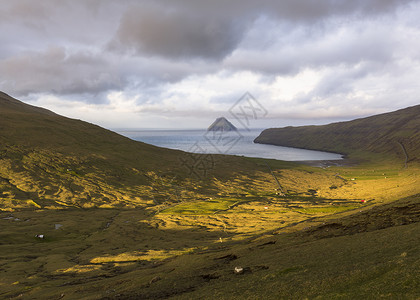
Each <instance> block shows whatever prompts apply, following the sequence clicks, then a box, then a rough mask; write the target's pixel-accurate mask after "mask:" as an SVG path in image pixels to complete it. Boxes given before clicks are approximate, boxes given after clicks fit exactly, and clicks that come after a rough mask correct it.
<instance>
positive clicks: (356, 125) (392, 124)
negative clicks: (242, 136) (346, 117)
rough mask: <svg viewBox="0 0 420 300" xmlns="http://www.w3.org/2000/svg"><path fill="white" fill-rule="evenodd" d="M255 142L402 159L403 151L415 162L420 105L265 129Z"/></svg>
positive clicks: (419, 136) (419, 151)
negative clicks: (317, 123) (320, 123)
mask: <svg viewBox="0 0 420 300" xmlns="http://www.w3.org/2000/svg"><path fill="white" fill-rule="evenodd" d="M255 143H261V144H272V145H278V146H288V147H297V148H305V149H313V150H322V151H331V152H338V153H342V154H348V155H350V156H352V155H354V154H355V153H358V152H364V153H377V154H384V155H386V156H389V157H395V158H404V157H405V154H407V156H408V160H409V161H414V160H416V161H419V158H420V105H416V106H413V107H409V108H405V109H401V110H398V111H395V112H390V113H385V114H380V115H375V116H371V117H367V118H363V119H357V120H353V121H349V122H340V123H333V124H329V125H323V126H301V127H285V128H271V129H266V130H264V131H263V132H262V133H261V134H260V135H259V136H258V137H257V138H256V139H255ZM404 152H406V153H404Z"/></svg>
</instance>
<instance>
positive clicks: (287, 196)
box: [0, 94, 420, 299]
mask: <svg viewBox="0 0 420 300" xmlns="http://www.w3.org/2000/svg"><path fill="white" fill-rule="evenodd" d="M388 136H389V135H388ZM342 142H343V143H344V139H343V141H342ZM346 142H347V143H348V142H349V141H348V140H346ZM403 143H404V144H403V145H404V146H405V147H407V149H408V152H409V153H410V155H411V156H412V153H416V152H415V151H412V150H411V149H412V148H411V146H409V145H410V144H409V143H408V142H407V141H405V142H403ZM330 144H331V143H330ZM381 149H385V148H381ZM390 149H393V148H392V147H391V148H390ZM327 150H334V149H329V148H327ZM379 150H380V149H378V151H379ZM369 151H371V152H369ZM354 153H356V154H362V155H363V157H364V158H365V159H367V158H369V159H370V161H368V162H365V163H363V164H358V165H351V166H339V165H329V166H328V167H326V166H325V164H324V167H323V168H318V167H311V166H306V165H301V164H295V163H289V162H282V161H275V160H266V159H259V158H244V157H235V156H223V155H214V156H213V155H212V156H207V155H198V154H197V155H191V154H188V153H185V152H182V151H173V150H168V149H162V148H158V147H154V146H151V145H147V144H144V143H140V142H136V141H132V140H130V139H128V138H125V137H122V136H120V135H118V134H116V133H113V132H111V131H108V130H105V129H103V128H100V127H98V126H95V125H92V124H89V123H86V122H82V121H79V120H72V119H68V118H64V117H62V116H59V115H56V114H54V113H52V112H50V111H48V110H44V109H42V108H37V107H33V106H30V105H27V104H24V103H22V102H20V101H18V100H16V99H13V98H11V97H9V96H7V95H5V94H0V298H2V299H3V298H4V299H162V298H172V299H279V298H280V299H305V298H317V299H337V298H340V299H369V298H385V299H395V298H403V299H418V298H419V297H420V290H419V286H420V282H419V278H420V274H419V271H418V270H420V265H419V261H420V249H419V245H420V243H419V240H420V236H419V233H420V227H419V224H420V222H419V221H420V207H419V203H420V201H419V200H420V198H419V195H420V182H419V178H420V176H419V175H420V169H419V167H418V165H417V164H415V163H413V162H414V161H413V160H411V161H410V163H409V164H410V167H409V168H403V166H402V165H401V164H400V162H399V160H397V163H395V162H394V160H393V159H389V157H392V151H391V150H390V151H388V150H386V151H385V152H382V153H383V155H382V154H375V152H374V151H373V150H369V149H368V150H362V151H360V152H357V151H356V150H355V152H351V153H350V154H352V155H353V154H354ZM366 153H368V155H367V154H366ZM378 157H379V158H380V159H378ZM411 159H413V158H411ZM197 161H198V162H202V163H199V164H196V165H195V167H197V169H194V171H197V172H198V173H199V174H197V173H194V172H193V170H192V169H191V165H188V164H190V163H196V162H197ZM378 161H379V162H378ZM186 164H187V165H186ZM267 165H268V166H269V167H270V168H268V167H267ZM197 175H201V176H197ZM277 180H278V182H279V183H280V187H279V186H278V184H277ZM39 234H42V235H44V238H42V239H41V238H37V237H35V236H36V235H39ZM235 267H238V268H242V272H241V273H240V274H235V272H234V269H235Z"/></svg>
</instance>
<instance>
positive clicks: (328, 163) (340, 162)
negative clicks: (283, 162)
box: [293, 158, 358, 169]
mask: <svg viewBox="0 0 420 300" xmlns="http://www.w3.org/2000/svg"><path fill="white" fill-rule="evenodd" d="M293 162H294V163H298V164H302V165H307V166H311V167H318V168H323V169H325V168H329V167H351V166H356V165H358V163H357V162H355V161H352V160H350V159H348V158H343V159H332V160H300V161H299V160H297V161H293Z"/></svg>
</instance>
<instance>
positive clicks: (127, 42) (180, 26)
mask: <svg viewBox="0 0 420 300" xmlns="http://www.w3.org/2000/svg"><path fill="white" fill-rule="evenodd" d="M244 27H246V24H245V23H244V22H241V21H240V20H232V19H229V18H220V17H218V16H215V15H213V16H210V15H207V14H206V13H205V12H204V11H202V12H197V13H192V12H190V11H185V10H179V9H178V10H175V9H172V10H171V9H166V8H165V7H156V6H153V5H143V6H136V7H134V8H130V9H129V10H128V11H127V12H126V13H125V14H124V16H123V17H122V20H121V24H120V26H119V29H118V32H117V35H116V38H115V40H114V41H113V42H112V43H111V47H120V48H128V49H129V50H135V51H136V52H137V53H138V54H143V55H147V56H164V57H168V58H170V59H180V58H181V59H191V58H197V57H198V58H210V59H221V58H223V57H225V56H226V55H228V54H230V53H231V52H232V51H233V50H234V49H235V48H236V46H237V45H238V43H239V42H240V41H241V39H242V35H243V33H244Z"/></svg>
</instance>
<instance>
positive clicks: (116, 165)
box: [0, 93, 265, 209]
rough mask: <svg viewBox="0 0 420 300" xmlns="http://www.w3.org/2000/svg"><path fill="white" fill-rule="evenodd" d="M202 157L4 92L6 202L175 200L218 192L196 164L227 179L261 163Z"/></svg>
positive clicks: (1, 180)
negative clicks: (74, 117) (145, 142)
mask: <svg viewBox="0 0 420 300" xmlns="http://www.w3.org/2000/svg"><path fill="white" fill-rule="evenodd" d="M200 159H202V157H200V156H199V155H196V156H192V155H191V154H187V153H185V152H182V151H175V150H168V149H164V148H159V147H155V146H152V145H148V144H144V143H141V142H137V141H133V140H130V139H128V138H126V137H123V136H121V135H118V134H116V133H114V132H111V131H109V130H106V129H103V128H101V127H99V126H96V125H93V124H89V123H86V122H83V121H80V120H73V119H69V118H65V117H62V116H59V115H57V114H54V113H52V112H50V111H48V110H45V109H42V108H38V107H34V106H30V105H27V104H24V103H22V102H20V101H18V100H16V99H13V98H12V97H10V96H8V95H6V94H4V93H0V197H1V199H2V201H1V204H2V205H1V206H2V208H3V209H7V208H13V207H15V208H19V207H21V208H22V207H31V206H32V207H43V208H47V207H51V208H52V207H85V208H89V207H94V206H106V207H114V206H127V205H128V206H138V205H139V206H145V205H156V204H161V203H162V202H168V203H171V202H176V201H178V200H179V199H178V198H179V197H178V196H180V195H178V193H180V194H182V196H183V198H184V199H190V198H195V197H205V196H206V195H207V196H208V194H209V193H210V194H213V192H214V190H215V188H214V185H212V183H211V182H204V181H203V180H202V178H201V177H200V176H195V175H196V174H195V173H194V172H195V171H197V172H200V174H198V175H203V172H204V171H206V172H207V173H209V174H208V176H207V175H206V174H204V175H206V176H207V178H206V179H209V178H212V176H213V175H215V176H216V177H217V178H219V180H224V179H226V178H232V177H235V176H236V175H235V174H241V172H246V173H247V174H249V172H248V171H249V170H250V169H251V170H254V169H255V164H254V163H252V162H248V161H246V160H244V159H240V158H235V157H230V158H227V157H225V156H221V155H214V156H212V157H211V161H210V162H207V165H204V164H202V165H199V166H195V168H196V169H197V168H201V170H192V166H193V164H194V163H195V160H200ZM206 159H208V158H206ZM203 161H204V160H203ZM204 162H205V161H204ZM203 168H208V170H203ZM260 169H261V168H260ZM257 170H258V167H257ZM257 170H255V171H257ZM264 170H265V167H264ZM210 173H211V174H210ZM206 176H203V177H206ZM180 186H182V191H178V189H179V187H180Z"/></svg>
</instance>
